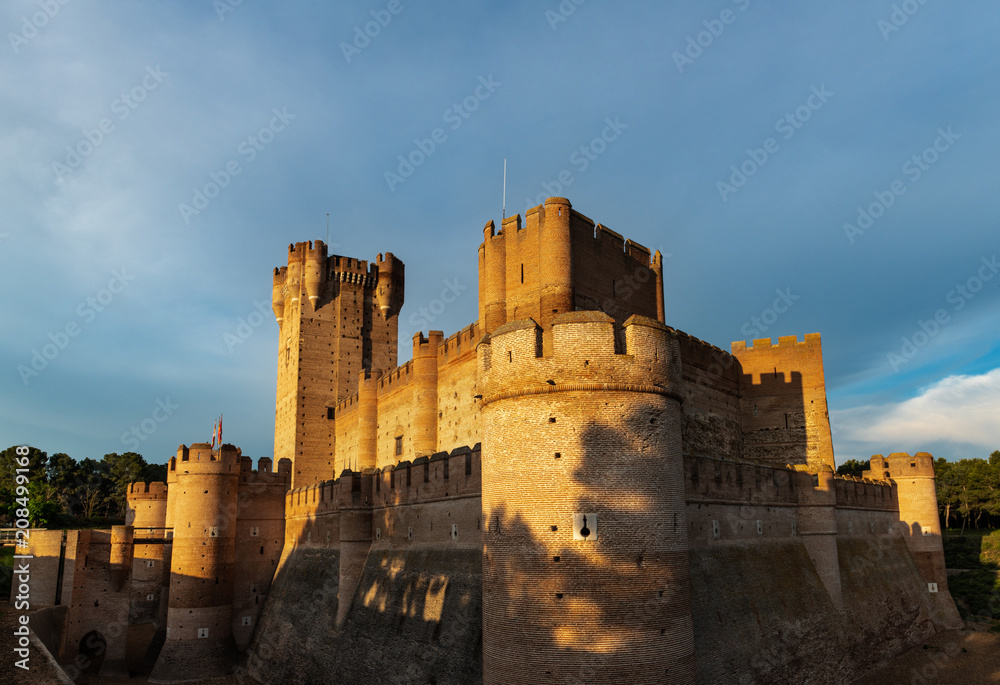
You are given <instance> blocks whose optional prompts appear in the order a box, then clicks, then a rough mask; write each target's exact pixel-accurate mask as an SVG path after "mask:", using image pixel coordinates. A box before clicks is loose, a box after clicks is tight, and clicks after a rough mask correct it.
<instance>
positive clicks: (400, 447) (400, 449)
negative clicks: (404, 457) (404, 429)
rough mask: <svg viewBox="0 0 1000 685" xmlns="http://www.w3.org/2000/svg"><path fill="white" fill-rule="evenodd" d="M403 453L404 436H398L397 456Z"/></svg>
mask: <svg viewBox="0 0 1000 685" xmlns="http://www.w3.org/2000/svg"><path fill="white" fill-rule="evenodd" d="M402 453H403V436H402V435H397V436H396V456H397V457H398V456H400V455H401V454H402Z"/></svg>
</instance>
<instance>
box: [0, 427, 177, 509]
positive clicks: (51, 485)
mask: <svg viewBox="0 0 1000 685" xmlns="http://www.w3.org/2000/svg"><path fill="white" fill-rule="evenodd" d="M16 450H17V446H16V445H15V446H13V447H9V448H7V449H5V450H4V451H3V452H0V521H2V522H3V524H4V525H10V524H11V522H12V521H13V519H14V510H15V509H17V508H18V506H19V505H18V503H17V502H16V499H17V493H16V488H17V484H16V482H15V478H16V476H17V472H16V469H17V468H18V466H17V462H16V461H15V459H17V458H18V457H17V454H16ZM27 469H28V473H27V475H28V481H29V482H28V518H29V521H30V523H31V525H32V526H33V527H43V526H46V525H52V526H76V525H85V524H86V523H87V522H88V521H90V520H91V519H109V520H123V519H124V518H125V509H126V498H125V496H126V492H127V489H128V484H129V483H131V482H133V481H146V482H148V481H166V479H167V465H166V464H149V463H147V462H146V460H145V459H144V458H143V457H142V455H141V454H137V453H135V452H125V453H124V454H118V453H117V452H112V453H111V454H105V455H104V457H102V458H101V460H100V461H98V460H96V459H91V458H89V457H87V458H85V459H81V460H80V461H77V460H76V459H73V457H71V456H69V455H68V454H64V453H62V452H60V453H58V454H53V455H51V456H49V455H48V454H46V453H45V452H43V451H41V450H39V449H37V448H35V447H30V448H29V452H28V466H27Z"/></svg>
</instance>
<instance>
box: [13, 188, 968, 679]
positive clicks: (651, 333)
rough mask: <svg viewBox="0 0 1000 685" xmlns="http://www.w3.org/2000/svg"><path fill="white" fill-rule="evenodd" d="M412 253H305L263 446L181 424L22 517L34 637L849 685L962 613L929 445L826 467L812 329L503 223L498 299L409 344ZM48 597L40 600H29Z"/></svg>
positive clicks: (588, 675)
mask: <svg viewBox="0 0 1000 685" xmlns="http://www.w3.org/2000/svg"><path fill="white" fill-rule="evenodd" d="M404 286H405V278H404V264H403V262H402V261H401V260H400V259H398V258H396V257H395V256H394V255H392V254H390V253H386V254H384V255H379V256H378V258H377V260H376V261H375V262H374V263H372V264H369V263H367V262H365V261H362V260H358V259H354V258H349V257H342V256H331V255H328V254H327V249H326V246H325V245H324V244H323V243H322V242H320V241H315V242H312V243H297V244H295V245H291V246H289V250H288V261H287V265H286V266H282V267H280V268H278V269H275V271H274V274H273V307H274V314H275V319H276V321H277V323H278V328H279V332H278V373H277V392H276V402H275V440H274V455H273V456H274V459H275V460H276V463H277V470H276V471H273V470H272V463H273V462H272V461H271V460H270V459H267V458H264V459H261V460H260V461H259V462H258V468H257V469H256V470H254V469H253V463H252V461H251V460H250V459H249V458H248V457H243V456H242V454H241V452H240V450H239V449H238V448H236V447H234V446H232V445H223V446H222V447H221V448H218V449H212V446H211V445H208V444H204V443H199V444H194V445H191V446H190V447H184V446H181V447H180V448H179V449H178V452H177V454H176V456H174V457H172V458H171V459H170V463H169V467H168V468H169V476H168V482H167V483H166V484H163V483H149V484H145V483H134V484H132V485H131V486H130V490H129V493H128V503H129V520H128V521H127V525H125V526H116V527H114V528H113V529H112V530H111V531H67V532H62V531H44V532H37V533H35V534H33V535H32V537H31V545H32V553H33V554H34V556H35V558H34V559H33V561H32V564H33V569H34V570H33V572H32V582H33V590H32V598H33V602H35V603H36V605H42V606H48V607H50V608H48V609H44V610H43V611H42V612H39V614H36V616H37V617H38V619H37V620H36V622H35V625H34V628H35V631H36V633H37V634H38V635H39V638H40V639H41V640H42V642H44V643H45V644H46V645H47V646H48V648H49V649H50V651H52V653H53V654H54V655H55V656H56V657H57V658H58V659H59V660H60V661H61V662H62V663H64V664H68V668H77V669H78V670H79V669H86V668H91V669H93V670H101V672H103V673H110V674H115V673H117V674H120V675H125V674H126V673H128V672H129V671H133V672H134V671H138V670H141V668H142V665H143V663H144V662H145V664H146V666H147V667H150V666H151V667H152V675H151V680H152V681H154V682H184V681H191V680H197V679H199V678H203V677H209V676H214V675H220V674H225V673H229V672H231V671H232V670H233V669H234V668H236V670H237V673H238V675H239V676H240V677H241V678H242V679H243V681H244V682H250V683H260V684H267V683H279V682H281V683H319V682H344V683H359V684H360V683H366V684H367V683H371V684H375V683H380V684H381V683H407V684H409V683H413V684H417V683H439V684H440V683H479V682H482V683H486V684H488V685H499V684H501V683H503V684H525V685H528V684H531V685H537V684H542V683H552V684H555V683H560V684H562V683H626V682H627V683H630V684H641V683H687V684H692V683H711V684H713V685H715V684H717V683H733V684H736V683H741V684H742V683H802V682H809V683H841V682H848V681H849V680H850V679H851V678H853V677H856V676H859V675H861V674H863V673H864V672H865V671H866V670H868V669H870V668H872V667H873V666H874V665H877V664H878V663H880V662H881V661H882V660H884V659H885V658H887V657H888V656H890V655H893V654H896V653H898V652H900V651H902V650H903V649H905V648H907V647H909V646H911V645H913V644H916V643H918V642H919V641H921V640H923V639H925V638H926V637H927V636H929V635H931V634H933V633H935V632H937V631H939V630H942V629H944V628H949V627H956V626H960V625H961V620H960V618H959V616H958V612H957V610H956V608H955V605H954V602H953V601H952V599H951V596H950V595H949V593H948V586H947V579H946V575H945V568H944V556H943V550H942V544H941V531H940V526H939V520H938V509H937V500H936V496H935V488H934V469H933V460H932V458H931V457H930V455H927V454H924V453H920V454H917V455H916V456H914V457H910V456H909V455H908V454H892V455H890V456H889V457H888V458H883V457H882V456H881V455H877V456H875V457H873V458H872V460H871V470H870V471H868V472H866V475H865V477H864V478H861V479H856V478H851V477H846V478H842V477H837V476H835V475H834V460H833V447H832V440H831V432H830V423H829V417H828V413H827V403H826V391H825V382H824V377H823V362H822V349H821V342H820V336H819V335H818V334H809V335H806V336H805V337H804V339H803V340H799V339H798V338H797V337H795V336H789V337H782V338H780V339H779V340H778V342H777V344H773V343H772V341H771V340H768V339H765V340H754V341H753V342H752V344H750V345H748V344H747V343H745V342H737V343H733V345H732V349H731V352H725V351H723V350H722V349H720V348H718V347H715V346H713V345H710V344H708V343H706V342H703V341H701V340H699V339H697V338H694V337H692V336H690V335H688V334H686V333H683V332H681V331H678V330H675V329H673V328H670V327H669V326H667V325H666V316H665V305H664V293H663V260H662V257H661V255H660V254H659V253H658V252H657V253H655V254H651V253H650V250H648V249H647V248H645V247H643V246H642V245H639V244H638V243H635V242H632V241H629V240H625V239H624V238H623V237H622V236H621V235H619V234H618V233H615V232H614V231H612V230H610V229H609V228H607V227H605V226H602V225H600V224H595V223H594V222H593V221H592V220H591V219H589V218H588V217H586V216H584V215H583V214H580V213H579V212H577V211H576V210H574V209H573V208H572V206H571V205H570V202H569V201H568V200H566V199H564V198H555V197H553V198H549V199H548V200H546V201H545V203H544V204H543V205H540V206H538V207H535V208H533V209H531V210H529V211H528V212H527V213H526V215H525V216H524V218H523V220H522V217H521V216H520V215H518V216H514V217H510V218H507V219H504V221H503V223H502V226H501V227H500V229H499V230H497V228H496V226H495V225H494V224H493V222H492V221H491V222H489V223H488V224H487V225H486V227H485V229H484V235H483V243H482V244H481V245H480V247H479V314H478V319H477V320H476V321H475V322H473V323H472V324H470V325H469V326H467V327H466V328H464V329H462V330H460V331H458V332H457V333H455V334H454V335H451V336H450V337H447V338H446V337H444V334H443V333H442V332H441V331H429V332H427V333H426V334H424V333H418V334H416V335H414V337H413V340H412V346H413V347H412V349H413V356H412V359H411V360H410V361H408V362H406V363H405V364H403V365H397V364H398V362H397V351H398V347H397V345H398V341H397V322H398V316H399V313H400V310H401V308H402V305H403V294H404ZM36 593H37V594H36Z"/></svg>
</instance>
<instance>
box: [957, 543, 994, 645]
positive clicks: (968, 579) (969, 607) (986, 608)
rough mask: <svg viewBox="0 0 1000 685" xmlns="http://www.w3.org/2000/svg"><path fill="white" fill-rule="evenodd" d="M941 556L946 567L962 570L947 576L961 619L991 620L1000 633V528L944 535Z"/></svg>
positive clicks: (989, 621)
mask: <svg viewBox="0 0 1000 685" xmlns="http://www.w3.org/2000/svg"><path fill="white" fill-rule="evenodd" d="M944 556H945V562H946V564H947V566H948V568H949V569H965V570H964V572H963V573H959V574H957V575H952V576H950V577H949V578H948V589H949V590H951V595H952V597H954V598H955V603H956V604H957V605H958V610H959V612H961V614H962V618H964V619H965V620H966V621H980V622H987V623H992V627H991V630H993V631H995V632H1000V531H966V532H965V534H964V535H958V534H955V533H950V534H946V535H945V536H944Z"/></svg>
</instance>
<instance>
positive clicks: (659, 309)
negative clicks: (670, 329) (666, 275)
mask: <svg viewBox="0 0 1000 685" xmlns="http://www.w3.org/2000/svg"><path fill="white" fill-rule="evenodd" d="M652 261H653V274H654V275H655V276H656V318H657V319H658V320H659V322H660V323H663V324H665V323H666V322H667V315H666V311H665V309H664V305H663V255H662V254H660V251H659V250H657V251H656V252H655V253H654V254H653V260H652Z"/></svg>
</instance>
